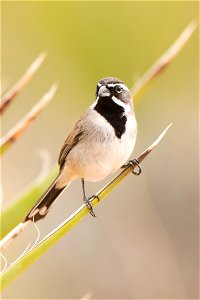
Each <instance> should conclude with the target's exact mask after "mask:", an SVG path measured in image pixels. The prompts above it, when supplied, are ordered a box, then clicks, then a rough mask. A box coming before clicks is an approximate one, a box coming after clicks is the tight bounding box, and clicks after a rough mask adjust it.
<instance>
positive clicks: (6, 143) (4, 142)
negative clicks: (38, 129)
mask: <svg viewBox="0 0 200 300" xmlns="http://www.w3.org/2000/svg"><path fill="white" fill-rule="evenodd" d="M56 90H57V85H56V84H54V85H52V87H51V88H50V89H49V91H48V92H47V93H46V94H45V95H44V96H43V97H42V99H41V100H40V101H39V102H38V103H37V104H36V105H35V106H34V107H33V108H32V109H31V111H30V112H29V113H28V114H27V115H26V116H25V117H24V118H23V119H21V121H20V122H19V123H17V124H16V125H15V126H14V128H12V129H11V130H10V131H9V132H8V133H7V134H6V135H5V136H4V137H3V138H2V139H1V142H0V153H1V155H2V154H4V153H5V151H7V150H8V148H9V147H10V146H11V145H12V144H13V143H14V142H15V141H16V140H17V139H18V138H19V137H20V136H21V135H22V133H23V132H24V131H25V129H26V128H28V127H29V126H30V124H31V123H32V122H34V121H35V119H36V117H37V116H38V115H39V113H40V112H41V111H42V110H43V109H44V108H45V107H46V106H47V104H48V103H49V102H50V100H51V99H52V98H53V96H54V95H55V92H56Z"/></svg>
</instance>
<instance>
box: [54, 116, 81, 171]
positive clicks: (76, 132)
mask: <svg viewBox="0 0 200 300" xmlns="http://www.w3.org/2000/svg"><path fill="white" fill-rule="evenodd" d="M83 118H84V115H83V116H81V118H80V119H79V120H78V121H77V122H76V123H75V125H74V127H73V129H72V131H71V133H70V134H69V135H68V137H67V139H66V140H65V142H64V145H63V146H62V148H61V151H60V155H59V158H58V163H59V165H60V169H61V168H62V167H63V164H64V162H65V160H66V157H67V155H68V154H69V152H70V151H71V150H72V148H73V147H74V146H75V145H76V144H77V143H78V142H79V141H80V139H81V138H82V137H83V127H84V126H83V123H82V122H81V121H82V119H83Z"/></svg>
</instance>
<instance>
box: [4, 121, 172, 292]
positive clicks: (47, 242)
mask: <svg viewBox="0 0 200 300" xmlns="http://www.w3.org/2000/svg"><path fill="white" fill-rule="evenodd" d="M170 126H171V124H170V125H169V126H168V127H167V128H166V129H165V130H164V131H163V132H162V133H161V135H160V136H159V137H158V138H157V140H156V141H155V142H154V143H153V144H152V145H151V146H149V147H148V148H147V149H146V150H145V151H144V152H143V153H142V154H141V155H140V156H139V157H138V158H137V160H138V162H139V163H141V162H142V161H143V160H144V159H145V158H146V156H147V155H148V154H149V153H150V152H151V151H152V150H153V149H154V148H155V147H156V146H157V145H158V143H159V142H160V141H161V139H162V138H163V137H164V135H165V133H166V132H167V130H168V129H169V127H170ZM136 167H137V164H136V163H133V164H131V165H128V166H127V167H126V168H125V169H124V170H123V171H122V172H121V173H120V174H119V175H118V176H117V177H115V179H113V180H112V181H111V182H110V183H109V184H108V185H106V186H105V187H104V188H103V189H102V190H100V191H99V192H98V193H97V194H96V197H95V198H93V200H92V201H91V203H92V206H93V207H95V206H96V205H98V204H99V203H100V202H101V201H102V200H103V199H104V198H105V197H106V196H107V195H108V194H109V193H110V192H111V191H112V190H113V189H114V188H116V186H117V185H118V184H119V183H120V182H121V181H122V180H124V179H125V178H126V176H127V175H129V174H130V173H131V172H132V171H134V169H135V168H136ZM88 213H89V209H88V207H87V206H86V205H85V204H83V205H82V206H81V207H80V208H79V209H78V210H77V211H75V212H74V213H73V214H72V215H71V216H70V217H69V218H67V219H66V220H65V221H64V222H63V223H61V224H60V225H59V226H58V227H57V228H55V229H54V230H53V231H52V232H51V233H49V234H48V235H47V236H46V237H45V238H44V239H43V240H42V241H41V242H39V244H38V245H37V246H36V247H35V248H34V249H31V251H30V252H28V253H27V254H25V255H24V256H23V257H22V258H20V259H19V260H18V261H16V263H15V264H14V265H12V266H11V267H9V268H8V269H7V270H6V271H5V272H4V273H3V275H2V278H1V289H2V290H3V289H4V288H5V287H6V286H8V285H9V284H10V283H11V282H12V281H13V280H14V279H15V278H16V277H17V276H19V275H20V274H21V273H22V272H24V271H25V270H26V269H27V268H28V267H29V266H30V265H31V264H32V263H34V262H35V261H36V260H37V259H38V258H39V257H41V255H43V254H44V253H45V252H46V251H47V250H48V249H49V248H50V247H52V246H53V245H54V244H55V243H56V242H57V241H59V240H60V239H61V238H62V237H63V236H64V235H65V234H66V233H67V232H68V231H69V230H70V229H71V228H73V227H74V226H75V225H77V224H78V223H79V222H80V221H81V220H82V219H83V218H84V217H85V216H86V215H87V214H88Z"/></svg>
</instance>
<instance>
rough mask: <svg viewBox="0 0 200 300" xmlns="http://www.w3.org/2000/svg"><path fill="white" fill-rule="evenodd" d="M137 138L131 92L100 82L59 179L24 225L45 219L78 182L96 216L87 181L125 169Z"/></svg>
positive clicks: (70, 141) (69, 143)
mask: <svg viewBox="0 0 200 300" xmlns="http://www.w3.org/2000/svg"><path fill="white" fill-rule="evenodd" d="M136 135H137V122H136V119H135V114H134V109H133V102H132V96H131V93H130V91H129V89H128V88H127V87H126V85H125V84H124V83H123V82H122V81H121V80H119V79H117V78H114V77H107V78H103V79H101V80H100V81H99V82H98V84H97V90H96V100H95V101H94V103H93V104H92V105H91V106H90V107H89V108H88V109H87V110H86V112H85V113H84V114H83V115H82V116H81V117H80V118H79V120H78V121H77V122H76V123H75V125H74V127H73V129H72V131H71V133H70V134H69V135H68V137H67V139H66V140H65V142H64V145H63V147H62V149H61V152H60V156H59V160H58V162H59V165H60V172H59V174H58V176H57V178H56V179H55V181H54V182H53V183H52V185H51V186H50V187H49V189H48V190H47V191H46V193H45V194H44V195H43V196H42V197H41V198H40V199H39V201H38V202H37V203H36V204H35V206H34V207H33V208H32V209H31V210H30V212H29V213H28V214H27V216H26V217H25V219H24V222H26V221H28V220H34V221H38V220H40V219H42V218H44V217H45V215H46V214H47V212H48V210H49V207H50V206H51V204H52V203H53V202H54V201H55V199H56V198H57V197H58V195H59V194H60V193H61V192H62V191H63V190H64V189H65V188H66V187H67V186H69V184H70V183H71V182H72V181H73V180H75V179H76V178H81V180H82V187H83V197H84V202H85V203H86V204H87V206H88V208H89V209H90V213H91V214H92V215H93V216H95V214H94V211H93V209H92V206H91V204H90V201H89V199H90V198H89V199H88V198H86V195H85V188H84V180H87V181H98V180H101V179H103V178H104V177H106V176H107V175H109V174H110V173H112V172H114V171H116V170H118V169H119V168H120V167H122V165H123V164H124V163H125V162H126V161H127V159H128V158H129V156H130V155H131V153H132V151H133V148H134V145H135V141H136Z"/></svg>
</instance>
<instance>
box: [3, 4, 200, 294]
mask: <svg viewBox="0 0 200 300" xmlns="http://www.w3.org/2000/svg"><path fill="white" fill-rule="evenodd" d="M194 19H196V20H198V2H195V1H186V2H184V1H182V2H161V1H160V2H143V1H141V2H59V1H58V2H56V1H55V2H42V1H41V2H37V1H36V2H28V1H25V2H20V1H16V2H3V3H2V21H1V22H2V23H1V24H2V32H1V33H2V47H1V60H2V70H1V74H2V90H3V91H6V90H7V89H8V88H9V87H10V86H11V85H12V84H13V83H14V82H15V81H16V80H17V79H18V78H19V77H20V75H21V74H22V73H23V72H24V71H25V69H26V68H27V67H28V66H29V65H30V63H31V62H32V61H33V59H34V58H35V57H36V56H37V55H38V54H39V53H40V52H41V51H42V50H45V51H46V52H47V53H48V57H47V59H46V60H45V63H44V64H43V65H42V67H41V68H40V70H39V71H38V72H37V74H36V76H34V78H33V79H32V80H31V82H30V83H29V84H28V86H27V87H26V88H25V89H24V91H23V92H22V93H21V94H20V96H19V97H18V98H17V99H16V100H15V102H14V103H13V105H12V106H11V107H10V108H9V110H8V111H7V112H6V114H5V116H3V121H2V133H3V134H4V133H6V132H7V131H8V130H9V129H10V128H11V127H12V126H13V125H14V124H15V123H16V122H17V121H18V120H19V119H20V118H21V117H22V116H23V115H24V114H25V113H26V112H28V111H29V109H30V108H31V107H32V106H33V105H34V104H35V103H36V101H38V100H39V98H40V97H41V96H42V95H43V94H44V93H45V92H46V91H47V89H48V88H49V87H50V85H51V84H52V83H53V82H54V81H58V82H59V90H58V92H57V93H56V96H55V97H54V100H53V101H52V102H51V104H50V105H49V106H48V108H47V109H46V110H45V111H44V112H43V113H42V114H41V115H40V117H39V118H38V120H37V121H36V122H35V123H34V124H33V125H32V126H31V127H30V128H29V129H28V130H27V131H26V133H25V134H24V135H23V137H22V138H21V139H20V140H19V141H18V142H17V143H16V144H15V145H14V146H13V147H12V148H11V149H9V151H8V152H7V153H6V154H5V155H4V157H3V159H2V175H3V176H2V177H3V178H2V186H3V195H4V204H5V205H6V204H9V203H11V201H13V199H14V198H16V197H17V195H18V194H19V193H20V192H21V191H22V190H23V189H24V188H25V187H26V186H27V185H28V184H30V182H32V181H33V180H34V178H35V177H36V176H37V175H38V174H39V173H40V169H41V165H42V161H41V159H40V157H39V155H38V153H39V152H41V150H43V151H46V152H48V153H49V154H50V156H51V161H52V164H54V163H56V161H57V157H58V153H59V149H60V147H61V146H62V143H63V141H64V139H65V138H66V135H67V134H68V133H69V131H70V128H71V126H72V124H73V123H74V121H75V120H76V119H77V118H78V116H79V115H80V114H81V113H82V112H83V111H84V110H85V109H86V108H87V107H88V106H89V105H90V104H91V102H92V101H93V100H94V94H95V86H96V83H97V82H98V80H99V79H100V78H102V77H105V76H115V77H119V78H120V79H122V80H123V81H124V82H125V83H126V84H127V85H128V86H129V87H131V86H132V85H133V83H134V82H135V81H136V80H137V79H138V78H139V77H140V76H141V75H142V74H143V73H144V72H145V71H146V70H147V69H148V68H149V67H150V66H151V65H152V64H153V63H154V61H155V60H156V59H157V58H158V57H159V56H160V55H161V54H162V53H163V52H164V51H165V50H166V49H167V48H168V47H169V46H170V45H171V43H172V42H173V41H174V40H175V39H176V38H177V36H178V35H179V34H180V33H181V32H182V30H183V29H184V28H185V27H186V26H187V25H188V23H190V21H192V20H194ZM135 112H136V116H137V120H138V128H139V131H138V139H137V144H136V147H135V151H134V154H133V157H135V156H136V155H138V154H140V153H141V152H142V151H143V150H144V149H145V148H146V147H147V146H148V145H149V144H150V143H152V142H153V141H154V140H155V138H157V136H158V135H159V134H160V132H161V131H162V130H163V129H164V128H165V127H166V126H167V125H168V124H169V123H171V122H172V123H173V126H172V127H171V129H170V131H169V132H168V133H167V135H166V137H165V138H164V140H163V141H162V143H161V144H160V145H159V146H158V147H157V148H156V150H155V151H154V152H153V153H152V154H151V155H150V156H149V157H148V159H146V160H145V162H144V164H143V166H142V168H143V173H142V175H141V176H139V177H138V178H136V177H134V176H129V177H128V178H127V179H126V180H125V181H124V182H123V183H122V184H121V185H120V186H119V187H118V188H117V189H115V191H114V192H112V194H110V195H109V197H108V199H106V201H104V202H103V203H102V204H101V205H99V206H98V207H97V208H96V209H95V211H96V214H97V216H98V217H97V218H96V219H93V218H92V217H90V216H89V215H88V216H87V217H86V218H85V219H84V220H83V221H82V222H81V223H80V224H79V225H78V226H76V227H75V228H73V230H71V232H70V233H69V234H67V235H66V236H65V237H64V238H63V239H62V240H61V241H60V242H59V243H57V244H56V245H55V246H54V247H53V248H52V249H50V250H49V251H48V252H47V253H46V254H45V255H44V256H43V257H41V259H39V260H38V261H37V262H36V263H34V264H33V265H32V266H31V267H30V268H29V269H28V270H27V271H26V272H25V273H23V274H22V275H21V276H20V277H19V278H18V279H17V280H16V281H15V282H14V283H13V284H12V285H10V286H9V288H7V290H6V291H5V292H4V293H3V298H5V299H33V298H35V299H39V298H40V299H41V298H44V299H56V298H60V299H61V298H62V299H70V298H71V299H80V298H81V297H83V296H84V295H85V294H86V293H88V292H91V295H92V298H95V299H105V298H107V299H114V298H123V299H125V298H129V299H167V298H168V299H198V298H199V297H198V137H199V135H198V114H199V108H198V29H197V30H196V32H195V33H194V35H193V36H192V38H191V39H190V41H189V42H188V43H187V45H186V46H185V47H184V49H183V50H182V51H181V53H180V54H179V55H178V57H177V58H176V59H175V60H174V61H173V63H172V64H171V65H170V66H169V68H168V69H167V70H166V71H165V72H164V73H163V74H162V75H161V76H160V77H159V78H158V79H157V80H156V81H155V82H154V83H153V84H152V85H151V87H150V88H149V89H148V90H146V91H145V93H144V94H143V95H142V96H141V97H140V98H139V99H138V100H137V102H136V103H135ZM112 177H113V176H111V177H110V178H112ZM108 180H109V178H107V179H106V180H104V181H103V182H100V183H95V184H94V183H93V184H91V183H88V184H87V191H88V194H93V193H95V192H96V191H98V189H99V188H100V187H102V186H103V185H104V184H105V183H106V182H107V181H108ZM81 195H82V194H81V185H80V182H79V181H77V182H74V183H73V184H72V185H71V186H70V188H69V189H68V190H67V191H66V192H65V193H64V194H63V195H62V196H61V197H60V198H59V201H57V202H56V203H55V205H54V207H53V209H52V210H51V211H50V213H49V215H48V216H47V217H46V218H45V220H44V221H43V222H40V223H38V225H39V228H40V230H41V234H42V236H44V235H45V234H46V233H48V232H50V231H51V230H52V229H53V228H54V227H55V226H56V225H58V224H59V223H61V221H63V220H64V219H65V218H66V217H67V216H69V214H70V213H71V212H73V211H74V210H75V209H77V208H78V207H79V206H80V205H81V204H82V196H81ZM35 235H36V233H35V231H34V229H30V232H28V233H27V232H25V233H24V235H23V236H22V237H20V238H19V239H18V240H16V241H15V242H14V243H13V246H11V247H10V248H9V249H8V250H7V251H6V252H5V254H6V256H7V258H8V260H9V261H13V260H14V259H15V258H16V257H17V256H18V255H19V254H20V253H21V252H22V251H23V250H24V249H25V248H26V246H27V243H28V242H29V241H30V240H32V241H33V240H34V239H35Z"/></svg>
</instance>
